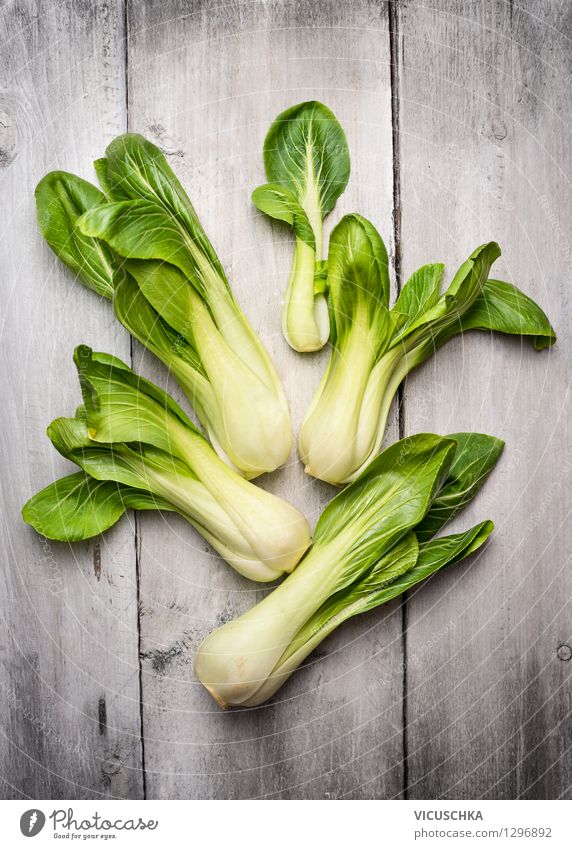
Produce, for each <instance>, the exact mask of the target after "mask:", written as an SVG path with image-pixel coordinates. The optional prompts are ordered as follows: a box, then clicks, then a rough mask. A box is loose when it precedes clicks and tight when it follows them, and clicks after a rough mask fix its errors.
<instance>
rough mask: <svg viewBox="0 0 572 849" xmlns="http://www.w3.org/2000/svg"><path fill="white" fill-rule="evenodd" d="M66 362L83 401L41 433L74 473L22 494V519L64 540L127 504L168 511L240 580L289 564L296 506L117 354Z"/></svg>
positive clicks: (295, 538) (296, 542)
mask: <svg viewBox="0 0 572 849" xmlns="http://www.w3.org/2000/svg"><path fill="white" fill-rule="evenodd" d="M75 362H76V366H77V369H78V372H79V378H80V383H81V388H82V394H83V401H84V403H83V406H82V407H80V409H79V410H78V412H77V413H76V416H75V418H59V419H56V420H55V421H53V422H52V423H51V425H50V426H49V427H48V436H49V437H50V439H51V441H52V443H53V444H54V446H55V447H56V448H57V450H58V451H59V452H60V453H61V454H62V455H63V456H64V457H67V458H68V459H69V460H72V461H73V462H75V463H77V465H78V466H80V467H81V469H82V470H83V472H82V473H76V474H73V475H70V476H68V477H66V478H63V479H62V480H58V481H55V483H53V484H51V485H50V486H48V487H47V488H46V489H44V490H42V491H41V492H39V493H38V494H37V495H35V496H34V497H33V498H32V499H30V501H28V503H27V504H26V505H25V507H24V509H23V516H24V519H25V520H26V522H28V523H29V524H30V525H32V526H33V527H34V528H35V529H36V530H37V531H38V532H39V533H41V534H43V535H44V536H46V537H48V538H50V539H58V540H68V541H72V540H79V539H85V538H87V537H90V536H93V535H94V534H97V533H101V532H102V531H104V530H106V528H108V527H110V526H111V525H112V524H114V523H115V522H116V521H117V519H118V518H119V517H120V516H121V515H122V513H123V512H124V511H125V510H126V509H127V508H128V507H133V508H135V509H161V510H174V511H177V512H178V513H181V514H182V515H183V516H184V517H185V518H186V519H187V520H188V521H189V522H190V523H191V524H192V525H193V526H194V527H195V528H196V529H197V530H198V532H199V533H200V534H201V535H202V536H203V537H204V538H205V539H206V540H208V541H209V542H210V543H211V545H212V546H213V548H215V549H216V551H218V553H219V554H220V555H221V556H222V557H223V558H224V559H225V560H226V561H227V562H228V563H230V565H231V566H233V567H234V568H235V569H236V570H237V571H238V572H240V574H242V575H244V576H246V577H247V578H251V579H252V580H255V581H272V580H275V579H276V578H277V577H279V576H280V575H282V573H283V572H290V571H292V569H294V567H295V566H296V564H297V563H298V561H299V560H300V558H301V557H302V555H303V553H304V552H305V551H306V549H307V548H308V546H309V545H310V541H311V537H310V529H309V527H308V524H307V522H306V520H305V519H304V517H303V516H302V515H301V514H300V513H299V512H298V510H296V509H295V508H294V507H293V506H292V505H290V504H287V503H286V502H284V501H282V500H281V499H279V498H277V497H276V496H275V495H272V494H270V493H268V492H265V491H264V490H262V489H259V488H258V487H256V486H255V485H254V484H252V483H249V482H248V481H246V480H244V478H242V477H241V476H240V475H238V474H237V473H236V472H234V471H232V469H229V468H228V466H227V465H226V464H225V463H223V461H222V460H221V459H220V458H219V457H218V456H217V454H216V453H215V452H214V451H213V449H212V448H211V446H210V445H209V443H208V442H207V440H206V439H205V437H204V436H203V435H202V434H201V433H200V432H199V431H198V430H197V428H196V427H195V426H194V425H193V423H192V422H191V421H190V419H189V418H188V417H187V416H186V415H185V413H184V412H183V410H182V409H181V408H180V407H179V406H178V404H176V403H175V401H174V400H173V399H172V398H171V397H170V396H169V395H167V394H166V393H165V392H163V391H162V390H161V389H159V388H158V387H157V386H155V385H154V384H152V383H150V382H149V381H147V380H145V379H144V378H142V377H140V376H138V375H136V374H135V373H134V372H133V371H132V370H131V369H130V368H129V367H128V366H127V365H125V363H123V362H122V361H121V360H119V359H117V358H116V357H112V356H110V355H109V354H103V353H95V352H93V351H92V350H91V349H90V348H88V347H87V346H80V347H78V348H77V349H76V351H75Z"/></svg>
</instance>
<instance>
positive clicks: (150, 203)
mask: <svg viewBox="0 0 572 849" xmlns="http://www.w3.org/2000/svg"><path fill="white" fill-rule="evenodd" d="M95 164H96V172H97V175H98V177H99V180H100V183H101V185H102V187H103V189H104V192H101V191H99V189H97V188H96V187H95V186H93V185H91V184H90V183H88V182H87V181H85V180H82V179H80V178H79V177H76V176H74V175H73V174H68V173H66V172H62V171H54V172H51V173H49V174H47V175H46V176H45V177H44V178H43V179H42V180H41V181H40V183H39V185H38V187H37V189H36V205H37V210H38V220H39V224H40V228H41V230H42V233H43V235H44V237H45V238H46V240H47V242H48V244H49V245H50V247H51V248H52V249H53V251H54V252H55V253H56V254H57V256H58V257H60V259H62V260H63V262H64V263H65V264H66V265H67V266H68V267H70V268H71V269H72V270H73V271H74V272H75V273H76V274H77V276H78V278H79V279H80V281H81V282H82V283H84V285H86V286H87V287H89V288H91V289H94V290H95V291H96V292H98V294H100V295H102V296H104V297H106V298H109V299H111V300H113V303H114V307H115V312H116V315H117V317H118V318H119V320H120V321H121V322H122V324H123V325H124V326H125V327H126V328H127V329H128V330H129V332H130V333H131V334H132V335H133V336H134V337H135V338H136V339H138V340H139V341H140V342H142V344H143V345H145V346H147V347H148V348H149V349H150V350H151V351H152V352H153V353H154V354H155V355H156V356H157V357H159V359H161V360H162V361H163V362H164V363H165V365H166V366H167V367H168V368H169V369H170V370H171V371H172V373H173V374H174V376H175V378H176V379H177V381H178V382H179V383H180V385H181V387H182V389H183V390H184V392H185V394H186V395H187V397H188V398H189V401H190V403H191V404H192V406H193V407H194V409H195V411H196V413H197V416H198V418H199V421H200V422H201V424H202V425H203V427H204V429H205V431H206V433H207V434H208V436H209V439H210V440H211V442H212V444H213V446H214V447H215V450H216V451H217V452H218V453H219V455H220V456H221V457H222V458H223V459H224V460H225V461H226V462H227V463H228V464H229V465H230V466H232V467H233V468H235V469H237V470H239V471H240V472H241V473H242V474H244V476H245V477H247V478H253V477H256V476H258V475H260V474H263V473H264V472H270V471H272V470H274V469H276V468H278V466H281V465H282V464H283V463H284V462H285V461H286V459H287V458H288V455H289V453H290V450H291V447H292V431H291V425H290V416H289V412H288V406H287V403H286V398H285V395H284V391H283V388H282V385H281V383H280V380H279V378H278V375H277V373H276V370H275V368H274V365H273V364H272V361H271V360H270V357H269V356H268V353H267V352H266V350H265V349H264V347H263V346H262V343H261V342H260V340H259V339H258V337H257V336H256V334H255V332H254V330H253V329H252V327H251V326H250V324H249V323H248V321H247V319H246V318H245V316H244V314H243V313H242V311H241V310H240V307H239V306H238V304H237V302H236V300H235V298H234V296H233V294H232V292H231V290H230V286H229V283H228V280H227V278H226V275H225V272H224V269H223V267H222V265H221V263H220V261H219V259H218V257H217V255H216V253H215V251H214V248H213V247H212V245H211V243H210V241H209V239H208V238H207V236H206V234H205V232H204V230H203V228H202V226H201V224H200V222H199V219H198V217H197V214H196V212H195V210H194V208H193V206H192V204H191V202H190V200H189V198H188V197H187V195H186V194H185V192H184V190H183V188H182V186H181V184H180V183H179V181H178V179H177V177H176V176H175V174H174V173H173V171H172V170H171V168H170V166H169V165H168V163H167V161H166V159H165V157H164V156H163V154H162V153H161V151H160V150H159V149H158V148H157V147H155V145H153V144H151V142H149V141H147V140H146V139H144V138H143V137H142V136H139V135H130V134H128V135H124V136H120V137H119V138H117V139H115V140H114V141H113V142H112V143H111V144H110V145H109V147H108V148H107V151H106V156H105V158H103V159H100V160H98V161H97V162H96V163H95Z"/></svg>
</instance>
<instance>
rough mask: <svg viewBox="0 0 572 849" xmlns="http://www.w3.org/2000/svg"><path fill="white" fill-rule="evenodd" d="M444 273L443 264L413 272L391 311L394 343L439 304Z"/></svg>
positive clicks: (424, 266) (426, 266)
mask: <svg viewBox="0 0 572 849" xmlns="http://www.w3.org/2000/svg"><path fill="white" fill-rule="evenodd" d="M444 272H445V266H444V265H442V264H441V263H435V264H433V265H423V266H422V267H421V268H419V269H417V271H415V272H413V274H412V275H411V277H410V278H409V280H408V281H407V282H406V283H405V285H404V286H403V288H402V290H401V292H400V293H399V297H398V298H397V300H396V302H395V304H394V305H393V307H392V309H391V318H392V320H393V326H394V332H393V333H394V338H393V339H392V342H394V341H396V339H397V337H400V336H401V335H402V333H403V332H404V331H407V330H408V329H409V328H410V327H411V325H413V324H414V323H415V322H416V321H417V320H418V319H420V318H421V317H422V316H424V315H425V314H426V313H427V312H428V311H429V310H430V309H432V308H433V307H434V306H435V305H436V304H437V301H438V300H439V289H440V286H441V280H442V279H443V274H444Z"/></svg>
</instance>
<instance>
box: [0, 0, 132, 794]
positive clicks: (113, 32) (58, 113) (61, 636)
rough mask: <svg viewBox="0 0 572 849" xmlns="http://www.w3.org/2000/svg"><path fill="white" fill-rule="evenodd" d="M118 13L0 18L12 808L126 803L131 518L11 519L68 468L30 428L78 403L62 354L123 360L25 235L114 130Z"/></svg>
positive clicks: (121, 338) (116, 341)
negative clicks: (98, 528) (69, 524)
mask: <svg viewBox="0 0 572 849" xmlns="http://www.w3.org/2000/svg"><path fill="white" fill-rule="evenodd" d="M122 21H123V10H122V7H121V3H111V4H109V3H95V4H78V3H74V2H71V0H70V2H68V0H64V2H60V3H51V2H43V0H34V2H27V3H21V2H10V3H7V4H5V5H4V7H3V10H2V19H1V22H0V27H1V29H0V42H1V43H2V46H3V50H2V60H1V63H2V86H1V89H0V146H1V149H2V150H1V152H0V180H1V184H2V196H3V204H2V209H1V212H0V215H1V224H0V231H1V233H2V239H1V240H0V264H1V265H2V269H3V300H2V308H3V310H2V338H1V343H2V363H3V364H4V368H3V370H2V390H1V391H2V399H3V417H4V420H3V427H2V437H1V444H2V469H3V472H2V496H3V513H2V519H3V522H2V532H1V535H0V536H1V545H2V569H1V570H0V610H1V613H0V633H1V638H0V639H1V652H0V661H1V664H0V711H1V713H2V721H1V733H0V775H1V776H2V778H3V779H4V784H3V790H2V794H3V795H6V796H8V797H15V798H25V797H31V798H93V797H98V796H119V797H140V796H141V795H142V793H143V787H142V773H141V744H140V710H139V673H138V656H137V584H136V569H135V547H134V529H133V522H132V520H131V521H124V522H123V523H122V525H121V526H120V527H118V528H117V529H114V530H113V531H112V532H110V533H108V534H106V535H105V537H104V538H102V539H101V540H95V541H91V542H89V543H85V544H80V545H74V546H73V548H70V547H68V546H65V545H63V544H56V543H49V542H47V541H43V540H42V539H40V538H39V537H38V536H37V535H36V534H35V532H33V531H32V530H31V529H30V528H28V527H27V526H26V525H24V523H23V521H22V519H21V517H20V508H21V506H22V504H23V503H24V501H25V500H26V499H27V498H29V497H30V495H31V494H32V493H33V492H34V491H36V490H37V489H39V488H40V487H42V486H45V485H46V484H47V483H49V482H50V481H51V480H53V478H54V477H56V476H58V475H60V474H62V473H64V472H67V471H69V470H71V464H68V463H65V462H64V461H63V460H62V459H61V458H59V456H58V455H56V452H55V451H54V450H53V449H52V448H51V446H50V445H49V443H48V440H47V438H46V436H45V428H46V425H47V424H48V422H49V421H50V419H51V418H53V417H55V416H56V415H65V414H70V413H71V412H73V410H74V409H75V406H76V405H77V403H78V400H79V387H78V384H77V376H76V374H75V369H74V367H73V363H72V351H73V347H74V345H75V344H78V343H80V342H87V343H89V344H91V345H93V346H94V347H96V348H97V349H100V350H101V349H105V350H110V351H112V352H115V353H117V354H118V355H119V356H122V357H128V356H129V340H128V337H127V335H126V334H125V333H123V332H122V331H121V330H120V328H118V325H117V323H116V322H115V319H114V317H113V313H112V310H111V309H110V307H109V305H108V304H107V303H98V300H97V298H96V297H95V296H94V295H92V294H90V293H89V292H87V291H85V290H84V289H83V288H82V287H80V286H79V285H78V284H77V283H76V282H75V280H73V279H72V277H71V275H70V274H68V273H67V272H66V271H65V269H63V267H62V266H61V265H60V263H59V262H58V261H57V260H56V258H55V257H54V256H53V255H52V254H51V252H50V251H49V249H48V248H47V246H46V245H44V244H43V243H42V239H41V236H40V234H39V232H38V230H37V227H36V222H35V209H34V197H33V192H34V187H35V185H36V183H37V181H38V180H39V178H40V177H41V176H42V175H43V174H44V173H45V172H46V171H48V170H49V169H52V168H56V167H59V168H65V169H68V170H73V171H77V172H79V173H80V174H82V175H84V176H88V177H89V176H90V175H91V168H90V162H91V161H92V159H93V158H94V157H95V156H96V155H99V154H101V151H102V150H103V148H104V146H105V145H106V143H107V142H109V141H110V139H111V138H112V136H113V135H115V134H116V133H117V132H119V131H121V130H123V129H124V124H125V109H124V103H125V90H124V45H123V23H122Z"/></svg>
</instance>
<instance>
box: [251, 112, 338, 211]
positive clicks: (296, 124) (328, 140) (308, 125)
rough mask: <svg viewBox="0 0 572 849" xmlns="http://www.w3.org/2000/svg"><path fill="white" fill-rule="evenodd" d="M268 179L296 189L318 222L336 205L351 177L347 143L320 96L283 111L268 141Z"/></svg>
mask: <svg viewBox="0 0 572 849" xmlns="http://www.w3.org/2000/svg"><path fill="white" fill-rule="evenodd" d="M264 165H265V168H266V175H267V177H268V180H269V182H271V183H278V184H279V185H281V186H284V187H285V188H287V189H290V191H291V192H292V193H293V194H294V196H295V197H296V198H297V200H298V202H299V203H300V204H301V205H302V207H303V208H304V210H305V211H306V213H307V214H308V216H309V218H310V221H312V224H313V223H314V222H313V217H314V216H313V214H312V213H313V211H314V209H316V208H317V209H318V210H319V217H320V220H321V219H323V218H324V217H325V216H326V215H327V214H328V213H329V212H331V210H332V209H333V208H334V206H335V204H336V201H337V199H338V198H339V196H340V195H341V194H342V192H343V191H344V189H345V187H346V185H347V183H348V179H349V176H350V157H349V150H348V143H347V140H346V137H345V134H344V131H343V130H342V128H341V126H340V124H339V123H338V121H337V119H336V117H335V115H334V113H333V112H332V111H331V110H330V109H328V108H327V106H324V104H323V103H318V102H317V101H315V100H312V101H309V102H307V103H299V104H298V105H297V106H292V107H290V108H289V109H286V110H285V111H284V112H281V113H280V115H278V117H277V118H276V120H275V121H274V123H273V124H272V126H271V127H270V129H269V131H268V134H267V136H266V139H265V141H264Z"/></svg>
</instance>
